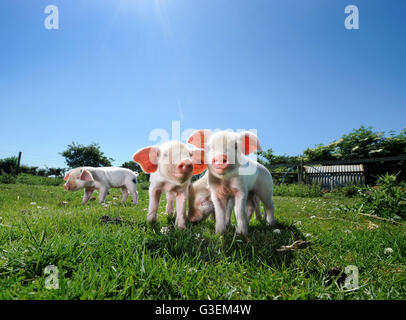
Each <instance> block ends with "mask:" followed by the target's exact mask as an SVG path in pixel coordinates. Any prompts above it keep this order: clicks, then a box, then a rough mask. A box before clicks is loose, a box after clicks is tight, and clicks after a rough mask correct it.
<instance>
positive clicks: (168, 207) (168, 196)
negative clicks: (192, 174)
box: [165, 191, 176, 217]
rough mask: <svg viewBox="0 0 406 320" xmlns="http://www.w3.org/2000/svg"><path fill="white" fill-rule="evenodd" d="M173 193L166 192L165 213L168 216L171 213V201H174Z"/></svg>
mask: <svg viewBox="0 0 406 320" xmlns="http://www.w3.org/2000/svg"><path fill="white" fill-rule="evenodd" d="M175 196H176V195H175V194H174V193H173V192H169V191H168V192H166V210H165V211H166V215H167V216H168V217H170V216H172V215H173V203H174V201H175Z"/></svg>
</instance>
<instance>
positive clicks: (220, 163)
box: [212, 154, 230, 170]
mask: <svg viewBox="0 0 406 320" xmlns="http://www.w3.org/2000/svg"><path fill="white" fill-rule="evenodd" d="M229 164H230V163H229V162H228V158H227V155H225V154H217V155H215V156H214V157H213V160H212V165H213V167H214V169H220V170H225V169H227V167H228V166H229Z"/></svg>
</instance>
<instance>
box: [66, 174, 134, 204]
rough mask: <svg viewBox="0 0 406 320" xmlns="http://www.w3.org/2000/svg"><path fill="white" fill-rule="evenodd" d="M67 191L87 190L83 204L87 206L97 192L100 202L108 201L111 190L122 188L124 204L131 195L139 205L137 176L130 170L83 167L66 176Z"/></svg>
mask: <svg viewBox="0 0 406 320" xmlns="http://www.w3.org/2000/svg"><path fill="white" fill-rule="evenodd" d="M65 180H66V183H65V184H64V185H63V187H64V189H65V190H68V191H77V190H79V189H85V192H84V195H83V200H82V203H83V204H86V203H87V202H88V201H89V199H90V198H91V196H92V194H93V192H94V191H95V190H99V202H100V203H103V202H104V201H105V200H106V196H107V193H108V190H109V189H110V188H120V189H121V192H122V194H123V199H122V202H123V203H124V202H125V201H126V200H127V197H128V194H129V193H131V195H132V198H133V203H134V205H137V203H138V192H137V189H136V183H137V175H136V174H135V173H134V172H132V171H131V170H129V169H125V168H118V167H104V168H92V167H82V168H76V169H72V170H70V171H69V172H68V173H67V174H66V176H65Z"/></svg>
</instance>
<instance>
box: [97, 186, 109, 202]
mask: <svg viewBox="0 0 406 320" xmlns="http://www.w3.org/2000/svg"><path fill="white" fill-rule="evenodd" d="M108 191H109V190H108V189H107V188H101V189H100V190H99V202H100V203H104V201H106V197H107V192H108Z"/></svg>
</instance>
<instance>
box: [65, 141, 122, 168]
mask: <svg viewBox="0 0 406 320" xmlns="http://www.w3.org/2000/svg"><path fill="white" fill-rule="evenodd" d="M61 155H62V156H63V157H65V162H66V164H67V165H68V166H69V168H77V167H86V166H89V167H109V166H111V165H112V164H111V162H112V161H114V159H112V158H107V157H106V156H105V155H104V153H103V152H102V151H101V150H100V146H99V145H98V144H97V143H92V144H90V145H88V146H84V145H82V144H78V143H75V142H72V144H69V145H68V148H67V149H66V150H65V151H64V152H62V153H61Z"/></svg>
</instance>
